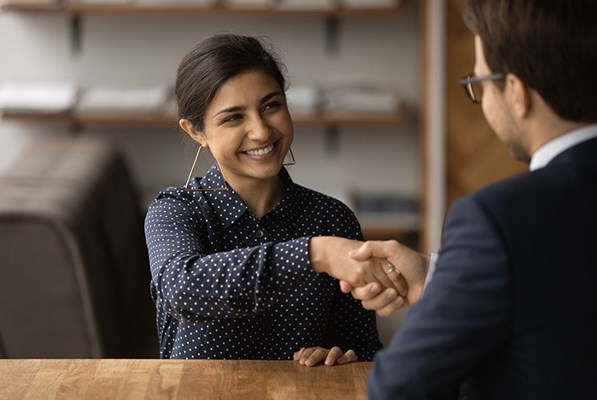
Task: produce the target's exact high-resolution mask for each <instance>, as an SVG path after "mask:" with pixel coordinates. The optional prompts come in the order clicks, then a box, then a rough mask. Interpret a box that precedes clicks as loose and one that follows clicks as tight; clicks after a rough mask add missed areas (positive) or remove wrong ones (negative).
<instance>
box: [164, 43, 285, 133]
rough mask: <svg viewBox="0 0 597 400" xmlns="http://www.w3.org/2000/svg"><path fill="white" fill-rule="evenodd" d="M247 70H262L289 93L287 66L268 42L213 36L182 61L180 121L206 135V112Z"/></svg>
mask: <svg viewBox="0 0 597 400" xmlns="http://www.w3.org/2000/svg"><path fill="white" fill-rule="evenodd" d="M247 70H261V71H263V72H265V73H266V74H268V75H270V76H271V77H273V78H274V79H275V80H276V82H278V85H280V89H282V90H283V91H285V90H286V79H285V77H284V73H285V71H286V68H285V66H284V63H283V62H282V61H281V60H280V59H279V58H278V57H277V55H276V53H275V51H273V46H272V45H271V43H269V42H268V41H267V40H266V39H263V38H260V39H257V38H255V37H251V36H242V35H237V34H230V33H227V34H218V35H215V36H211V37H209V38H207V39H205V40H203V41H202V42H200V43H199V44H198V45H197V46H195V47H194V48H193V49H192V50H191V51H189V52H188V53H187V54H186V55H185V56H184V58H183V59H182V61H181V63H180V65H179V67H178V74H177V77H176V86H175V93H176V100H177V104H178V117H179V118H184V119H187V120H188V121H190V122H191V123H192V124H193V126H194V127H195V129H197V130H199V131H203V129H204V118H205V111H206V109H207V107H208V106H209V103H210V102H211V101H212V99H213V98H214V96H215V94H216V92H217V90H218V89H219V88H220V86H222V84H223V83H224V82H226V81H227V80H228V79H230V78H232V77H234V76H236V75H238V74H240V73H243V72H245V71H247Z"/></svg>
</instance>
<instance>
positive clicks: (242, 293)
mask: <svg viewBox="0 0 597 400" xmlns="http://www.w3.org/2000/svg"><path fill="white" fill-rule="evenodd" d="M201 218H202V217H201V216H200V215H198V214H197V213H196V212H194V210H193V205H192V204H191V203H190V202H189V200H188V199H185V198H183V197H181V196H176V195H168V194H164V195H161V196H160V197H159V198H158V199H157V200H156V201H155V202H154V203H153V204H152V205H151V206H150V208H149V211H148V214H147V217H146V220H145V235H146V241H147V247H148V250H149V259H150V267H151V275H152V285H153V288H154V290H155V292H156V297H157V300H156V301H158V302H160V303H162V306H163V307H164V308H165V309H166V310H167V311H168V312H169V313H171V314H172V315H174V316H176V317H177V318H180V319H183V320H186V321H188V322H204V321H209V320H214V319H225V318H238V317H243V316H246V315H251V314H259V313H261V312H263V311H265V310H267V309H268V308H269V307H270V306H271V305H272V304H274V303H276V302H277V301H278V300H279V298H280V297H283V296H284V295H285V293H287V292H288V291H289V290H290V289H291V288H293V287H295V286H297V285H298V284H299V283H301V282H303V281H305V280H306V279H308V278H309V277H310V276H312V275H313V274H314V271H313V269H312V267H311V263H310V261H309V255H308V245H309V237H302V238H298V239H295V240H290V241H286V242H281V243H264V244H261V245H259V246H255V247H244V248H237V249H233V250H230V251H224V252H219V253H214V254H208V252H207V250H206V248H205V243H203V242H202V240H201V234H200V233H199V231H198V226H200V224H205V221H203V220H199V219H201ZM289 266H291V268H289Z"/></svg>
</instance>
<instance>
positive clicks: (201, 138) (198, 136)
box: [178, 118, 209, 147]
mask: <svg viewBox="0 0 597 400" xmlns="http://www.w3.org/2000/svg"><path fill="white" fill-rule="evenodd" d="M178 126H180V129H182V130H183V131H185V132H186V133H187V135H189V136H190V137H191V139H193V140H194V141H195V142H197V143H199V144H200V145H201V146H203V147H209V146H208V144H207V140H206V138H205V134H204V133H203V132H202V131H198V130H197V129H195V127H194V126H193V124H192V123H191V121H189V120H188V119H184V118H181V119H180V120H179V121H178Z"/></svg>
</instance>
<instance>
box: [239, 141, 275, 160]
mask: <svg viewBox="0 0 597 400" xmlns="http://www.w3.org/2000/svg"><path fill="white" fill-rule="evenodd" d="M273 150H274V144H270V145H269V146H267V147H262V148H260V149H253V150H247V151H245V152H244V153H246V154H247V155H249V156H251V157H261V156H265V155H266V154H269V153H271V152H272V151H273Z"/></svg>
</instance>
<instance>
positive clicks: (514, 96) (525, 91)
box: [506, 74, 532, 118]
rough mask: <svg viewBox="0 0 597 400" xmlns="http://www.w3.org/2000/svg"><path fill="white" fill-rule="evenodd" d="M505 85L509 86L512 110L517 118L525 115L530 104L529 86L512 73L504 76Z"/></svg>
mask: <svg viewBox="0 0 597 400" xmlns="http://www.w3.org/2000/svg"><path fill="white" fill-rule="evenodd" d="M506 85H507V86H508V87H509V92H510V101H511V104H512V107H513V110H514V112H515V113H516V115H517V116H518V117H519V118H524V117H526V116H527V115H528V114H529V112H530V111H531V106H532V99H531V97H532V96H531V92H530V88H529V87H528V86H527V85H526V84H525V83H524V82H523V81H521V80H520V79H519V78H518V77H517V76H516V75H514V74H508V75H507V76H506Z"/></svg>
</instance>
